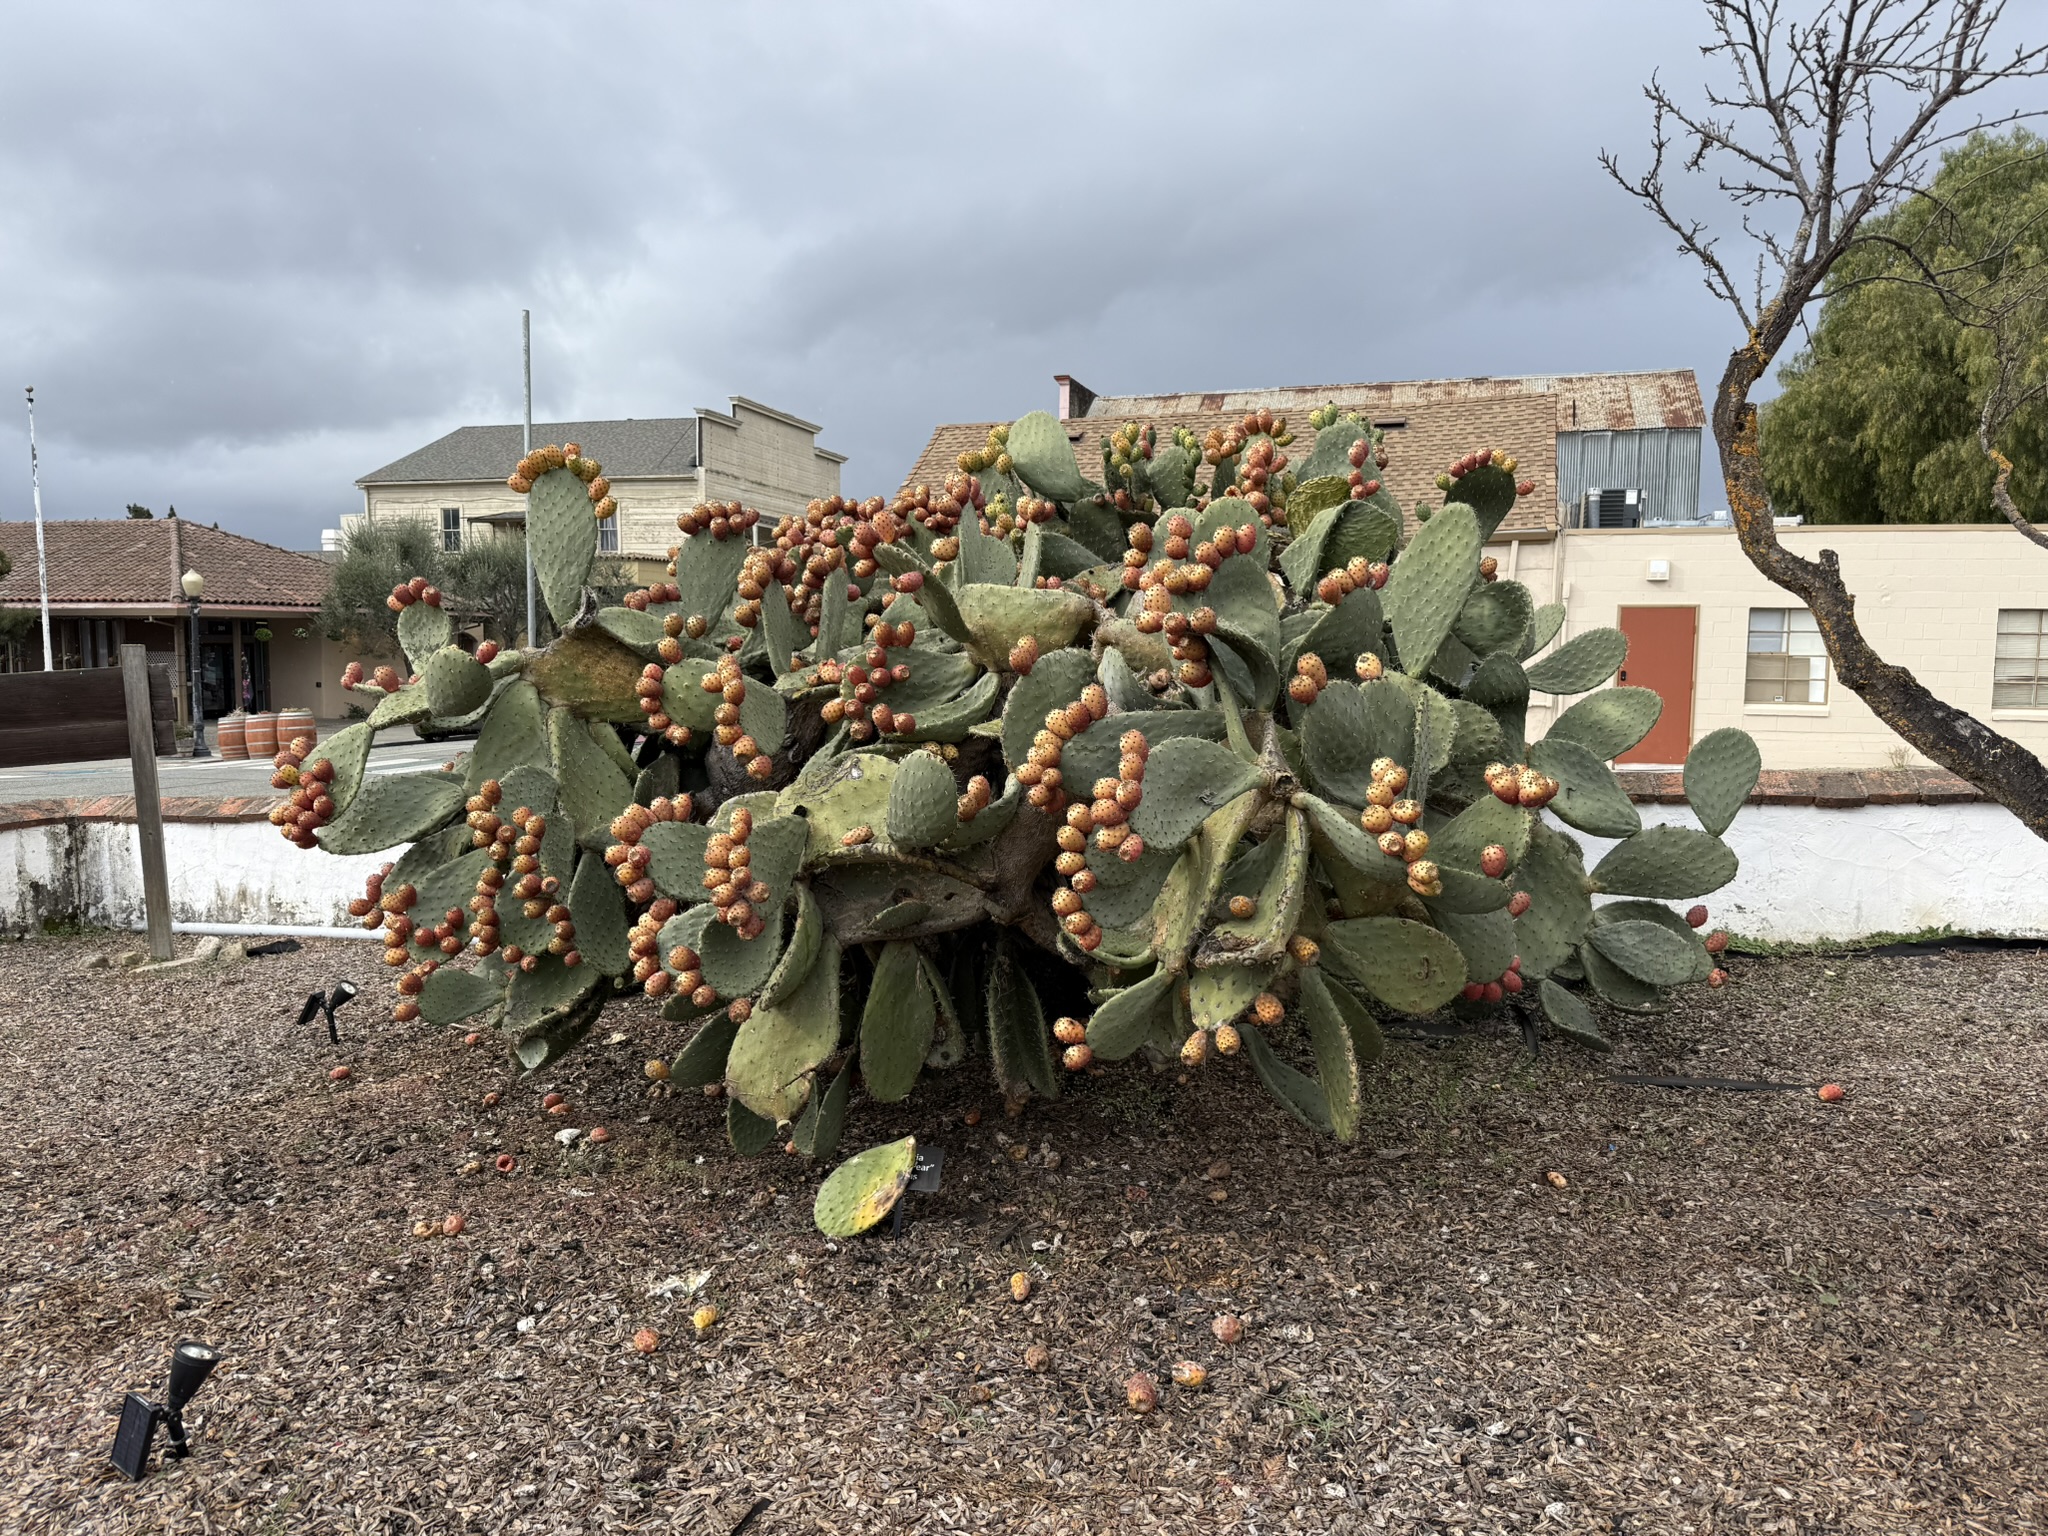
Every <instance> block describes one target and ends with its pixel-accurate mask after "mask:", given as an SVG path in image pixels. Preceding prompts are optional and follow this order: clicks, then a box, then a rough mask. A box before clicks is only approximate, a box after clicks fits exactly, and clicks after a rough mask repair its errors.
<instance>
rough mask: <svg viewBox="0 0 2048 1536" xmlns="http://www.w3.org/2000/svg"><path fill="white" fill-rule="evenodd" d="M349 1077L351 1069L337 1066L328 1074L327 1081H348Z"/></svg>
mask: <svg viewBox="0 0 2048 1536" xmlns="http://www.w3.org/2000/svg"><path fill="white" fill-rule="evenodd" d="M348 1079H349V1070H348V1068H347V1067H336V1068H335V1069H334V1070H333V1071H331V1072H329V1073H328V1074H327V1081H329V1082H330V1083H345V1082H347V1081H348Z"/></svg>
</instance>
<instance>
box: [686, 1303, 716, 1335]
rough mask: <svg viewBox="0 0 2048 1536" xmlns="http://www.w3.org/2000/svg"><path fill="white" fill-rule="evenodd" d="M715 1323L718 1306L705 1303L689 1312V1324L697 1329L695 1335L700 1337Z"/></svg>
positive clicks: (709, 1330)
mask: <svg viewBox="0 0 2048 1536" xmlns="http://www.w3.org/2000/svg"><path fill="white" fill-rule="evenodd" d="M717 1325H718V1308H716V1307H714V1306H711V1305H709V1304H706V1305H704V1306H701V1307H699V1308H698V1309H697V1310H696V1311H694V1312H692V1313H691V1314H690V1326H691V1327H692V1328H694V1329H695V1330H696V1331H697V1337H698V1338H700V1339H701V1338H703V1337H704V1336H705V1335H706V1334H708V1333H710V1332H711V1330H712V1329H713V1328H715V1327H716V1326H717Z"/></svg>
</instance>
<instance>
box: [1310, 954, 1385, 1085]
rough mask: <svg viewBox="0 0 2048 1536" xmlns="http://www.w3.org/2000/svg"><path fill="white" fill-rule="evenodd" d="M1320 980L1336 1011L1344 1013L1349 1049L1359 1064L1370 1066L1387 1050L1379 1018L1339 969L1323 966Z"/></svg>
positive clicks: (1359, 991)
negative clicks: (1348, 1035) (1325, 985)
mask: <svg viewBox="0 0 2048 1536" xmlns="http://www.w3.org/2000/svg"><path fill="white" fill-rule="evenodd" d="M1323 980H1324V982H1325V983H1327V985H1328V986H1329V989H1330V998H1331V1000H1332V1001H1333V1002H1335V1003H1336V1005H1337V1011H1338V1012H1339V1013H1341V1014H1343V1015H1344V1024H1345V1027H1346V1028H1347V1029H1349V1030H1350V1031H1351V1053H1352V1055H1354V1056H1356V1057H1357V1058H1358V1064H1359V1066H1361V1067H1369V1066H1371V1065H1372V1064H1373V1063H1374V1062H1376V1061H1378V1060H1379V1059H1380V1057H1382V1056H1384V1055H1385V1054H1386V1050H1387V1040H1386V1036H1384V1035H1382V1034H1381V1033H1380V1021H1379V1020H1378V1019H1376V1018H1374V1017H1373V1015H1372V1010H1371V1009H1370V1008H1368V1007H1367V1006H1366V1002H1365V998H1364V996H1363V995H1362V992H1361V990H1360V989H1359V988H1358V987H1357V986H1356V985H1355V984H1354V983H1353V982H1352V981H1351V979H1350V978H1349V977H1348V976H1346V975H1345V974H1344V973H1343V972H1342V971H1341V970H1335V969H1329V968H1325V970H1324V972H1323Z"/></svg>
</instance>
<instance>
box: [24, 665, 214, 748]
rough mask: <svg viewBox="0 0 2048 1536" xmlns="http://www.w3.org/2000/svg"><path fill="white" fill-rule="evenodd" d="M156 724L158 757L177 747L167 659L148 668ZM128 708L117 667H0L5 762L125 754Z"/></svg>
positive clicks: (153, 717)
mask: <svg viewBox="0 0 2048 1536" xmlns="http://www.w3.org/2000/svg"><path fill="white" fill-rule="evenodd" d="M149 705H150V723H151V725H152V726H153V727H154V729H155V734H156V751H157V755H158V756H159V757H162V756H168V755H169V754H170V753H172V752H175V751H176V750H177V737H176V720H177V709H176V704H175V701H174V699H173V695H172V691H171V669H170V665H169V664H168V663H156V664H153V665H152V666H151V667H150V669H149ZM128 755H129V753H128V708H127V704H126V701H125V698H124V696H123V692H122V684H121V669H120V668H119V667H93V668H90V669H87V670H82V671H69V672H8V673H0V768H27V767H32V766H35V765H36V764H39V763H84V762H92V761H94V760H95V759H98V758H107V757H127V756H128Z"/></svg>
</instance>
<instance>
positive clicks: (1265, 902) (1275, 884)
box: [1195, 806, 1309, 966]
mask: <svg viewBox="0 0 2048 1536" xmlns="http://www.w3.org/2000/svg"><path fill="white" fill-rule="evenodd" d="M1308 841H1309V838H1308V818H1307V817H1306V816H1304V815H1303V814H1302V813H1301V812H1300V811H1298V810H1296V809H1295V808H1294V807H1292V806H1289V807H1288V809H1287V817H1286V823H1285V827H1284V830H1282V831H1280V832H1278V833H1275V834H1273V835H1272V836H1269V837H1268V838H1267V839H1266V846H1269V847H1271V848H1273V849H1275V850H1276V856H1274V857H1271V858H1269V859H1268V860H1267V863H1268V865H1269V866H1270V867H1269V868H1268V870H1267V872H1266V875H1265V878H1264V879H1263V881H1262V882H1261V883H1260V887H1259V891H1258V894H1257V895H1256V896H1255V897H1254V898H1253V899H1254V901H1255V902H1256V903H1257V905H1256V906H1255V907H1254V908H1253V909H1252V915H1251V916H1250V917H1247V918H1243V919H1238V918H1226V919H1225V920H1224V921H1222V922H1220V923H1218V924H1216V926H1215V927H1214V928H1212V929H1210V930H1209V936H1208V938H1207V939H1205V940H1204V941H1203V943H1202V950H1201V953H1200V955H1199V956H1198V957H1197V958H1196V961H1195V963H1196V964H1197V965H1199V966H1211V965H1220V964H1224V963H1226V962H1229V963H1234V964H1240V965H1243V964H1251V963H1254V962H1257V961H1261V960H1277V959H1279V958H1280V956H1281V955H1282V954H1283V953H1284V952H1285V951H1286V948H1287V941H1288V940H1289V939H1290V938H1292V937H1293V936H1294V931H1295V929H1296V927H1298V926H1299V924H1300V922H1301V909H1302V901H1303V898H1304V895H1305V892H1306V886H1307V880H1308Z"/></svg>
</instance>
